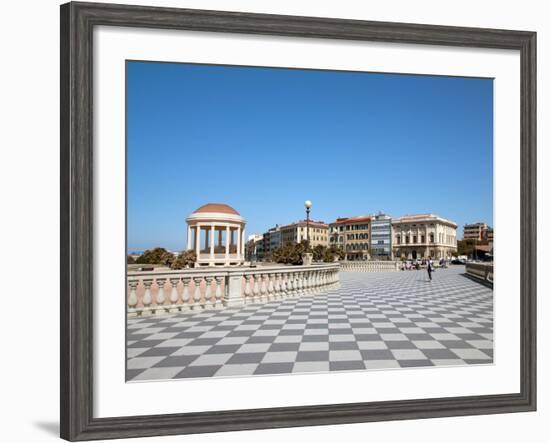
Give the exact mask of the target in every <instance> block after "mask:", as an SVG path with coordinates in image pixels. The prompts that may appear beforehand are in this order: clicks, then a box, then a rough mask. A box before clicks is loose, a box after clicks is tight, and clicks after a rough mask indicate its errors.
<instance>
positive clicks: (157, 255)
mask: <svg viewBox="0 0 550 443" xmlns="http://www.w3.org/2000/svg"><path fill="white" fill-rule="evenodd" d="M173 261H174V255H173V254H171V253H170V252H168V251H167V250H166V249H164V248H159V247H157V248H154V249H147V250H146V251H145V252H144V253H143V254H141V255H140V256H139V257H138V258H137V259H136V263H137V264H140V265H166V266H170V265H171V264H172V262H173Z"/></svg>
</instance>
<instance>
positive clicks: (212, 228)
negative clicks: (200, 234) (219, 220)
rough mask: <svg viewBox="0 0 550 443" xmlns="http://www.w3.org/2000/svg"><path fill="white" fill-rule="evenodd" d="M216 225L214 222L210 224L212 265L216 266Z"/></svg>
mask: <svg viewBox="0 0 550 443" xmlns="http://www.w3.org/2000/svg"><path fill="white" fill-rule="evenodd" d="M215 227H216V225H215V224H214V223H212V224H211V225H210V263H209V264H210V266H214V264H215V263H214V232H215V229H214V228H215Z"/></svg>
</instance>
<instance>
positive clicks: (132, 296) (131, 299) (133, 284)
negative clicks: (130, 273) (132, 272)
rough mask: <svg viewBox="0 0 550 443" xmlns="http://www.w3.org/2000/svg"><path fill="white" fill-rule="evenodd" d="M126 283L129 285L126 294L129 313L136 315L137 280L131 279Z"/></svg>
mask: <svg viewBox="0 0 550 443" xmlns="http://www.w3.org/2000/svg"><path fill="white" fill-rule="evenodd" d="M128 284H129V285H130V293H129V294H128V307H129V308H130V309H129V313H131V314H132V316H133V315H137V313H136V306H137V302H138V299H137V291H136V288H137V285H138V281H137V280H132V281H130V282H128Z"/></svg>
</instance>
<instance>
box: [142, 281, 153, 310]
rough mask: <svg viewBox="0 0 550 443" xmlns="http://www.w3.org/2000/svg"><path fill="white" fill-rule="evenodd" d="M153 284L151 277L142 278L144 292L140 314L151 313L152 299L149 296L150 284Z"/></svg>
mask: <svg viewBox="0 0 550 443" xmlns="http://www.w3.org/2000/svg"><path fill="white" fill-rule="evenodd" d="M152 284H153V279H147V280H145V279H144V280H143V286H144V287H145V292H144V293H143V313H142V315H150V314H151V303H152V301H153V299H152V298H151V285H152Z"/></svg>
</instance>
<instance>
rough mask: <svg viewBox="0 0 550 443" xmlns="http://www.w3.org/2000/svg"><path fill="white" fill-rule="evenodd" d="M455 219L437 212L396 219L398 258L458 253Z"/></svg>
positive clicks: (434, 257) (395, 244)
mask: <svg viewBox="0 0 550 443" xmlns="http://www.w3.org/2000/svg"><path fill="white" fill-rule="evenodd" d="M456 228H457V225H456V223H454V222H453V221H450V220H447V219H444V218H442V217H439V216H437V215H434V214H421V215H405V216H403V217H400V218H397V219H393V220H392V231H393V232H392V236H393V241H392V249H393V255H394V257H395V258H396V259H407V260H416V259H421V258H432V259H438V260H439V259H442V258H444V259H450V258H451V257H452V256H453V255H456V251H457V246H456Z"/></svg>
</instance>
